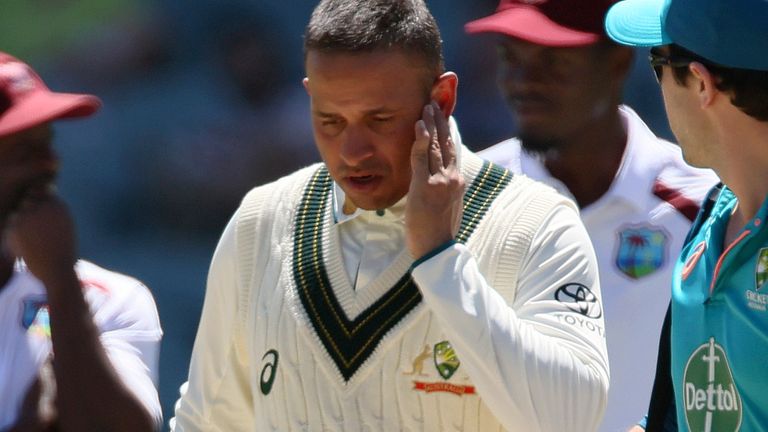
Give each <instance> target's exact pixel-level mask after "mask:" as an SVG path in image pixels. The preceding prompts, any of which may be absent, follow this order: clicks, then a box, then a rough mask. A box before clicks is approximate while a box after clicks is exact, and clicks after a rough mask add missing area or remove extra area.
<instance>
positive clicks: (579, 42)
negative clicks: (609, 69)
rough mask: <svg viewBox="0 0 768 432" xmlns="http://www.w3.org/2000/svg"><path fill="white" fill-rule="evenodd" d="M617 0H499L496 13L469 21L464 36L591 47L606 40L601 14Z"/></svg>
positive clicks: (555, 45) (548, 44)
mask: <svg viewBox="0 0 768 432" xmlns="http://www.w3.org/2000/svg"><path fill="white" fill-rule="evenodd" d="M616 1H617V0H501V2H500V3H499V7H498V8H496V13H494V14H493V15H490V16H487V17H485V18H480V19H478V20H475V21H471V22H469V23H467V24H466V25H465V26H464V29H465V30H466V32H467V33H502V34H505V35H508V36H512V37H515V38H518V39H522V40H525V41H528V42H532V43H535V44H538V45H546V46H554V47H568V46H584V45H591V44H594V43H595V42H597V41H599V40H600V39H603V38H606V35H605V30H604V27H603V21H604V20H605V14H606V13H607V12H608V9H609V8H610V7H611V5H612V4H614V3H616Z"/></svg>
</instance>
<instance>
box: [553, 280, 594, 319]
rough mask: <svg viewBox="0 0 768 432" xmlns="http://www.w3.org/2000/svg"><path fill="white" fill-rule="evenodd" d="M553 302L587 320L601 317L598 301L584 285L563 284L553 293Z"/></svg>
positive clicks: (574, 283)
mask: <svg viewBox="0 0 768 432" xmlns="http://www.w3.org/2000/svg"><path fill="white" fill-rule="evenodd" d="M555 300H557V301H559V302H560V303H562V304H564V305H565V306H566V307H567V308H568V309H570V310H572V311H574V312H578V313H580V314H581V315H584V316H585V317H587V318H593V319H596V318H600V317H601V316H603V308H602V307H601V306H600V300H599V299H598V298H597V296H596V295H595V293H593V292H592V290H590V289H589V288H588V287H587V286H586V285H582V284H580V283H576V282H571V283H569V284H565V285H563V286H561V287H560V288H558V289H557V291H556V292H555Z"/></svg>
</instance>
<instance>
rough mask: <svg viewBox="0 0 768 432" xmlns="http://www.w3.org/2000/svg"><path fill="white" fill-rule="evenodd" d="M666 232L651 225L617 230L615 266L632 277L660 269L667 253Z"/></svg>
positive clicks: (640, 276) (637, 277) (638, 276)
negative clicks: (617, 243)
mask: <svg viewBox="0 0 768 432" xmlns="http://www.w3.org/2000/svg"><path fill="white" fill-rule="evenodd" d="M667 241H668V237H667V234H666V233H665V232H664V230H663V229H661V228H656V227H653V226H633V227H629V228H626V229H624V231H621V232H619V247H618V251H617V253H616V267H617V268H618V269H619V270H620V271H621V272H622V273H624V274H625V275H627V276H629V277H630V278H632V279H640V278H642V277H645V276H648V275H650V274H652V273H654V272H655V271H656V270H658V269H660V268H661V267H662V266H663V265H664V262H665V260H666V255H667Z"/></svg>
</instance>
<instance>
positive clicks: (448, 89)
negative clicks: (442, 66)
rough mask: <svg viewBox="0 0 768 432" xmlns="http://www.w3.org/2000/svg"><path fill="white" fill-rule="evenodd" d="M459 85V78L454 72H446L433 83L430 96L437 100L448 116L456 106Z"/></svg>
mask: <svg viewBox="0 0 768 432" xmlns="http://www.w3.org/2000/svg"><path fill="white" fill-rule="evenodd" d="M458 86H459V78H458V77H457V76H456V74H455V73H453V72H445V73H444V74H442V75H440V76H439V77H438V78H437V80H435V83H434V84H432V92H431V93H430V96H431V98H432V100H433V101H435V102H437V104H438V105H439V106H440V109H441V110H442V111H443V114H445V117H446V118H448V117H449V116H450V115H451V114H453V110H454V108H456V91H457V88H458Z"/></svg>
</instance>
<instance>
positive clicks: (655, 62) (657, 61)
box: [648, 49, 696, 83]
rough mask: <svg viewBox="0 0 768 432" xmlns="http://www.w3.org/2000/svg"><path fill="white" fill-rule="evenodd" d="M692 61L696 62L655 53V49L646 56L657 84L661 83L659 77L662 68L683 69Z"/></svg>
mask: <svg viewBox="0 0 768 432" xmlns="http://www.w3.org/2000/svg"><path fill="white" fill-rule="evenodd" d="M694 61H696V60H693V59H690V58H686V57H679V56H666V55H664V54H662V53H660V52H658V51H656V50H655V49H651V51H650V53H649V54H648V62H650V64H651V68H653V73H654V74H655V75H656V82H658V83H661V75H662V72H663V71H664V69H663V67H664V66H669V67H685V66H688V65H689V64H691V63H693V62H694Z"/></svg>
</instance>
